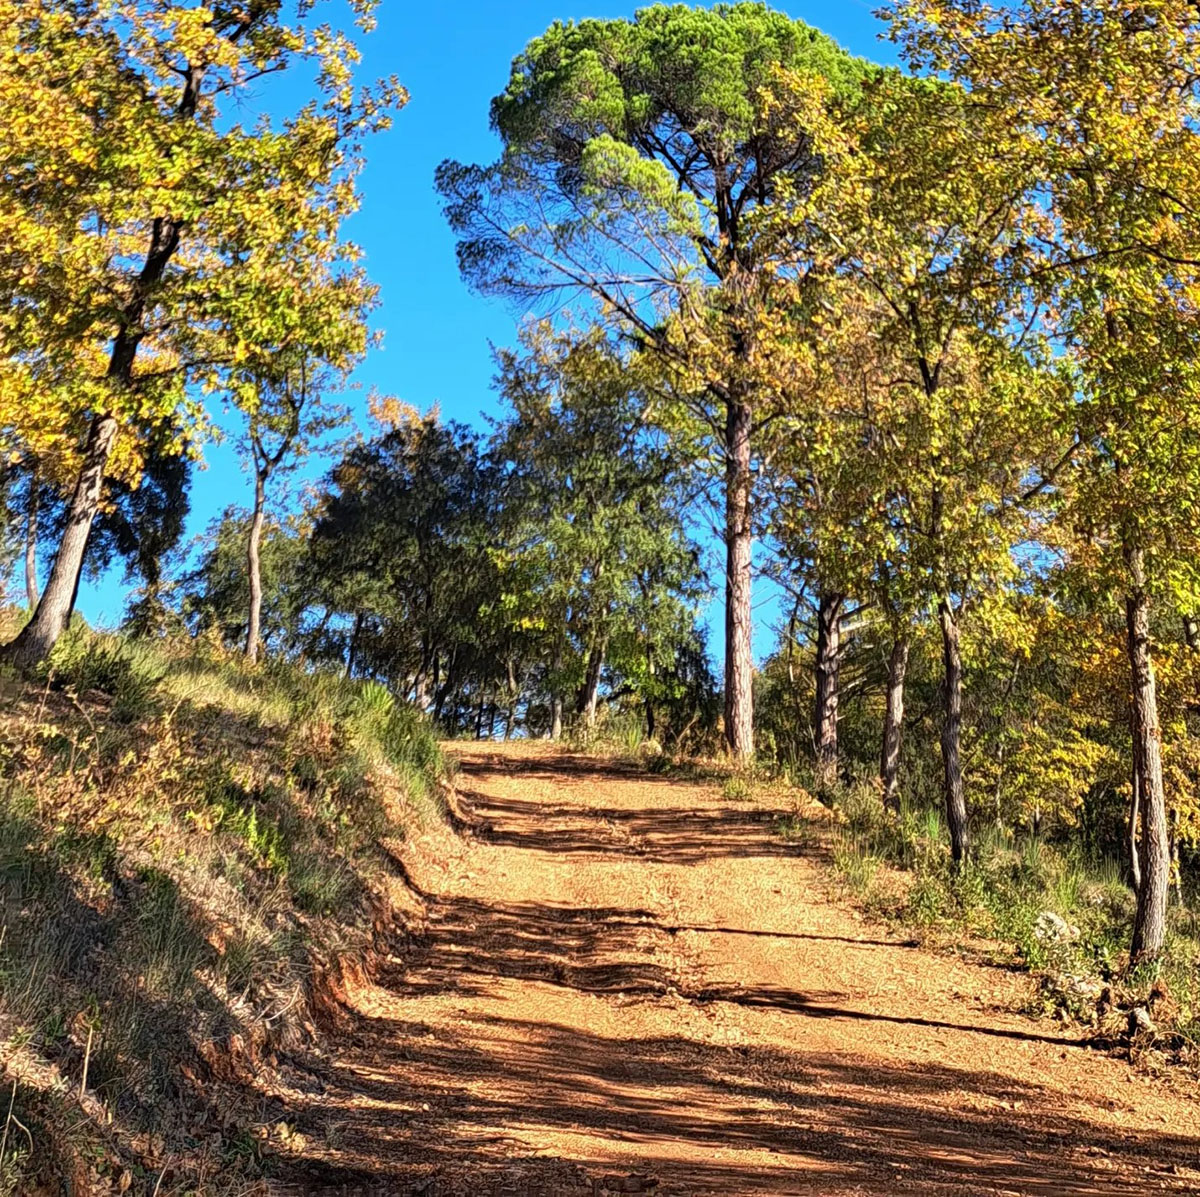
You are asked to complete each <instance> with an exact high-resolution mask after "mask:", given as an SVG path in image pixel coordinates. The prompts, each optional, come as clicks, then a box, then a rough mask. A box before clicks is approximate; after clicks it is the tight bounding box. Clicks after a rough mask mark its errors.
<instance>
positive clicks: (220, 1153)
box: [0, 629, 445, 1197]
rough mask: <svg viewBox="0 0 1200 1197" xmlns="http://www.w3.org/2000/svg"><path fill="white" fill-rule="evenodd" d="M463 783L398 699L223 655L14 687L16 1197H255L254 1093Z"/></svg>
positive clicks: (0, 702) (0, 985) (184, 653)
mask: <svg viewBox="0 0 1200 1197" xmlns="http://www.w3.org/2000/svg"><path fill="white" fill-rule="evenodd" d="M444 770H445V766H444V764H443V761H442V758H441V755H440V753H439V751H438V747H437V744H436V741H435V740H434V738H433V735H432V732H431V730H430V729H429V727H428V726H427V724H426V723H425V721H424V720H423V719H422V718H420V717H419V716H417V715H416V714H414V713H413V712H412V711H411V710H409V709H407V708H405V707H404V706H401V705H398V704H396V703H395V702H394V701H393V700H392V697H391V695H390V694H388V693H387V691H386V690H384V689H383V688H382V687H381V686H378V685H375V684H371V683H366V684H362V683H356V682H346V681H343V680H342V679H340V678H338V677H335V676H332V675H328V674H322V673H314V672H309V671H305V670H301V669H298V668H296V667H293V666H285V665H268V666H266V667H264V668H261V669H258V670H253V671H251V670H247V669H246V668H244V667H243V666H242V665H241V663H240V662H239V661H238V660H236V659H235V658H233V657H230V656H228V655H227V654H225V653H223V652H221V651H220V650H219V649H215V648H213V647H212V646H209V645H205V644H202V643H196V642H190V641H185V642H182V643H166V642H156V643H153V644H147V643H131V642H127V641H124V640H122V639H119V638H116V637H110V636H101V635H94V634H92V633H90V632H87V631H86V630H82V629H81V630H78V631H73V632H72V633H70V634H69V636H68V637H67V638H66V640H65V643H63V644H62V645H61V646H60V648H59V649H58V650H57V651H56V653H55V656H54V660H53V662H52V663H51V666H50V668H48V669H47V670H46V671H45V672H44V674H43V675H42V676H41V677H39V678H35V679H18V678H17V677H15V676H14V675H12V674H6V675H3V674H0V901H2V910H0V918H2V926H0V1059H2V1060H3V1066H4V1078H3V1079H4V1086H5V1087H4V1090H3V1092H2V1096H0V1128H2V1130H0V1194H9V1193H20V1194H28V1193H40V1192H43V1191H44V1192H47V1193H49V1192H60V1191H73V1192H76V1193H104V1192H109V1191H112V1192H126V1191H131V1192H135V1193H138V1192H145V1193H152V1192H153V1193H157V1194H159V1195H160V1197H166V1195H167V1194H185V1193H205V1194H208V1193H212V1194H223V1193H229V1194H232V1193H246V1192H250V1191H253V1185H254V1182H255V1179H256V1178H257V1177H258V1176H260V1175H261V1174H262V1172H263V1168H264V1164H266V1166H267V1167H269V1159H268V1157H269V1151H270V1142H271V1138H272V1135H275V1136H279V1135H286V1134H287V1128H286V1125H282V1126H281V1125H277V1124H276V1121H275V1118H276V1117H277V1112H273V1111H272V1109H271V1105H270V1102H269V1100H266V1099H264V1097H263V1094H262V1090H261V1086H259V1085H257V1084H256V1083H255V1077H256V1074H258V1075H259V1076H261V1075H262V1074H264V1073H266V1072H269V1070H270V1069H271V1068H272V1067H274V1066H275V1065H276V1064H277V1063H278V1061H279V1059H280V1056H281V1055H282V1056H284V1057H286V1055H287V1053H288V1051H289V1049H292V1048H295V1047H297V1046H298V1045H300V1044H302V1043H303V1042H304V1041H305V1039H308V1038H312V1037H313V1036H315V1035H316V1034H318V1031H317V1026H318V1025H319V1024H320V1021H321V1014H322V1010H323V1009H326V1010H327V1009H328V1007H329V1005H330V1000H331V999H330V993H331V990H333V989H335V988H336V986H335V985H332V984H331V983H330V981H329V978H330V977H331V976H333V977H335V978H336V974H337V971H338V969H339V968H342V967H345V966H346V965H347V964H348V963H353V962H354V961H361V960H363V959H366V958H368V957H369V955H370V953H371V951H372V950H373V946H374V941H375V940H376V939H377V937H378V936H380V935H381V934H386V932H387V929H388V925H389V920H390V910H389V909H388V907H387V904H386V901H385V899H384V897H383V893H384V889H383V879H384V877H385V875H386V873H387V870H388V867H389V855H388V851H389V845H390V846H391V847H394V846H395V844H396V842H397V841H398V840H399V839H401V838H402V837H403V835H404V833H405V828H406V827H411V826H413V825H414V824H415V823H418V822H420V821H422V820H426V819H429V818H432V817H434V816H435V815H436V814H437V813H438V811H439V807H440V798H439V794H438V791H437V782H438V780H439V779H440V778H441V776H442V775H443V773H444ZM10 1107H11V1108H10ZM64 1184H65V1185H66V1189H64Z"/></svg>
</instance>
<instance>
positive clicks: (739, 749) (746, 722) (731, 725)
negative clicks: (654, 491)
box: [725, 402, 754, 761]
mask: <svg viewBox="0 0 1200 1197" xmlns="http://www.w3.org/2000/svg"><path fill="white" fill-rule="evenodd" d="M750 431H751V411H750V408H749V406H748V405H746V404H745V403H738V402H730V403H729V404H728V407H727V409H726V418H725V452H726V458H725V742H726V745H727V746H728V749H729V753H730V755H731V756H732V757H733V758H734V759H735V760H738V761H746V760H749V759H750V757H752V756H753V755H754V691H753V684H754V657H753V623H752V608H751V573H750V557H751V550H752V546H753V540H752V532H751V525H750V486H751V475H750V468H751V457H750Z"/></svg>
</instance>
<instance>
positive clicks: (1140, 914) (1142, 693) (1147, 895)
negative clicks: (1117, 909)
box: [1125, 549, 1171, 962]
mask: <svg viewBox="0 0 1200 1197" xmlns="http://www.w3.org/2000/svg"><path fill="white" fill-rule="evenodd" d="M1126 561H1127V563H1128V565H1129V571H1130V580H1131V582H1132V584H1133V586H1132V590H1131V592H1130V594H1129V595H1128V597H1127V598H1126V600H1125V627H1126V633H1127V647H1128V652H1129V673H1130V681H1131V692H1132V697H1133V743H1134V759H1135V761H1137V766H1138V769H1139V772H1140V774H1141V778H1140V780H1141V800H1142V884H1141V888H1140V889H1139V890H1138V903H1137V915H1136V916H1135V918H1134V923H1133V943H1132V945H1131V948H1130V956H1131V958H1132V960H1134V961H1135V962H1136V961H1139V960H1149V959H1153V958H1154V957H1156V956H1158V954H1159V953H1160V952H1161V951H1162V949H1163V944H1164V943H1165V942H1166V937H1167V898H1168V895H1169V892H1170V884H1171V843H1170V838H1171V837H1170V830H1169V828H1168V826H1167V802H1166V794H1165V791H1164V789H1163V772H1162V734H1161V731H1160V728H1159V723H1158V693H1157V687H1156V683H1155V679H1154V661H1153V657H1152V654H1151V651H1150V599H1149V597H1148V595H1147V594H1146V591H1145V567H1144V558H1143V555H1142V552H1141V550H1140V549H1130V550H1127V551H1126Z"/></svg>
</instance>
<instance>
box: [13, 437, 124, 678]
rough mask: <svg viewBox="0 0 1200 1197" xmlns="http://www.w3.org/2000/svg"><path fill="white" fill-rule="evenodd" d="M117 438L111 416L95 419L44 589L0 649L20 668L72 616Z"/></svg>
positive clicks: (35, 659) (41, 652)
mask: <svg viewBox="0 0 1200 1197" xmlns="http://www.w3.org/2000/svg"><path fill="white" fill-rule="evenodd" d="M116 439H117V421H116V420H115V419H114V418H113V417H112V416H108V415H97V416H95V417H93V419H92V423H91V427H90V428H89V429H88V439H87V445H86V446H85V448H84V452H83V464H82V466H81V467H80V470H79V477H78V479H77V481H76V483H75V491H74V493H73V494H72V496H71V505H70V508H69V509H68V512H67V523H66V528H65V530H64V531H63V535H62V540H61V541H60V542H59V546H58V552H57V553H56V554H55V557H54V565H53V567H52V568H51V570H50V577H49V578H48V579H47V581H46V589H45V590H44V591H43V592H42V596H41V598H40V599H39V600H38V604H37V607H36V608H35V609H34V612H33V617H32V618H31V619H30V621H29V622H28V623H27V624H26V625H25V627H24V628H23V629H22V630H21V632H20V634H19V635H18V636H17V638H16V639H15V640H13V641H12V643H11V644H7V645H5V647H4V649H3V651H2V653H0V655H2V656H3V658H4V659H5V660H7V661H9V662H11V663H12V664H13V665H16V666H17V667H18V668H19V669H28V668H30V667H32V666H34V665H36V664H38V663H39V662H40V661H44V660H45V659H46V657H48V656H49V655H50V650H51V649H52V648H53V647H54V645H55V642H56V641H57V640H58V638H59V636H61V635H62V633H63V631H64V629H65V628H66V626H67V622H68V620H69V619H70V617H71V608H72V606H73V605H74V597H75V591H76V588H77V587H78V585H79V577H80V575H81V573H82V572H83V555H84V552H85V551H86V549H87V542H88V537H89V536H90V535H91V531H92V521H93V520H94V519H95V518H96V512H97V511H98V510H99V509H100V497H101V495H102V493H103V491H104V471H105V469H106V467H107V465H108V458H109V455H110V454H111V453H112V448H113V443H114V442H115V441H116Z"/></svg>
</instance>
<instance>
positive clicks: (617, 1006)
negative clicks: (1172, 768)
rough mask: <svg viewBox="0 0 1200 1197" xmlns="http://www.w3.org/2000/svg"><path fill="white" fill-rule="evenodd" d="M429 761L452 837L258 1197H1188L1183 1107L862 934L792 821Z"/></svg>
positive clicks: (976, 970) (978, 985)
mask: <svg viewBox="0 0 1200 1197" xmlns="http://www.w3.org/2000/svg"><path fill="white" fill-rule="evenodd" d="M452 751H453V752H454V753H455V754H457V755H458V756H460V757H461V760H462V772H461V774H460V776H459V779H458V782H459V793H460V801H461V807H462V810H463V814H464V816H465V818H466V820H467V821H468V823H469V824H471V825H473V826H474V827H475V829H476V830H475V831H474V832H473V833H470V834H466V835H463V836H457V835H456V836H454V837H449V836H446V837H443V839H441V840H439V841H437V842H434V841H432V840H431V841H430V843H428V844H425V845H423V846H422V845H417V846H416V848H417V849H419V850H415V851H407V852H406V854H405V858H406V862H407V868H406V869H405V870H402V871H403V872H405V875H406V884H407V887H408V888H409V890H410V893H411V892H413V891H415V892H416V893H417V894H418V895H419V897H420V902H419V908H420V910H421V917H422V919H423V925H422V926H421V927H419V928H418V934H416V935H415V936H414V938H413V940H412V943H411V944H410V945H409V946H408V948H407V949H406V950H404V951H403V952H402V953H401V954H399V955H397V956H396V957H395V958H394V959H393V962H392V964H391V966H390V970H391V971H390V972H389V971H385V973H384V974H383V975H382V976H380V977H379V978H378V983H377V984H375V985H371V986H366V985H364V986H362V987H361V989H360V990H359V991H357V992H355V993H353V994H352V995H351V998H352V1002H351V1005H352V1011H353V1013H352V1015H351V1025H350V1026H349V1027H348V1028H347V1029H346V1031H345V1032H344V1033H343V1034H342V1035H341V1036H340V1037H338V1038H337V1040H336V1042H335V1043H334V1044H333V1046H332V1049H331V1054H330V1056H329V1057H328V1059H326V1060H325V1061H324V1062H323V1063H322V1064H321V1066H320V1068H319V1069H318V1071H317V1072H316V1073H315V1074H313V1076H312V1079H311V1081H310V1083H308V1084H298V1085H297V1088H296V1089H295V1091H293V1092H292V1093H291V1095H290V1097H289V1104H290V1107H291V1111H292V1118H293V1121H294V1124H295V1126H296V1128H297V1129H298V1131H299V1132H300V1134H298V1135H297V1136H296V1137H295V1140H294V1142H295V1144H296V1146H295V1148H294V1155H293V1156H292V1157H291V1158H290V1159H285V1161H283V1175H282V1177H281V1180H280V1186H279V1192H281V1193H285V1192H292V1193H322V1192H323V1193H346V1194H356V1193H358V1194H376V1193H378V1194H425V1195H427V1197H459V1195H464V1197H466V1195H470V1197H493V1195H494V1197H499V1195H501V1194H511V1195H514V1197H535V1195H542V1197H554V1195H557V1194H574V1193H578V1194H592V1193H610V1192H612V1193H617V1192H652V1193H655V1194H660V1195H662V1194H730V1195H739V1194H822V1195H825V1197H842V1195H846V1194H879V1195H883V1194H894V1193H920V1194H937V1195H948V1194H971V1195H976V1194H1039V1195H1042V1194H1044V1195H1046V1197H1050V1195H1051V1194H1053V1195H1055V1197H1059V1195H1064V1194H1097V1195H1099V1194H1106V1195H1107V1194H1143V1193H1150V1192H1159V1191H1173V1192H1189V1193H1196V1192H1200V1102H1198V1101H1196V1100H1195V1099H1194V1098H1193V1097H1192V1096H1191V1095H1190V1094H1189V1093H1188V1091H1187V1090H1186V1088H1185V1087H1184V1086H1183V1084H1182V1082H1170V1081H1164V1080H1161V1079H1156V1078H1154V1077H1151V1076H1149V1075H1145V1074H1142V1073H1140V1072H1139V1071H1138V1070H1136V1069H1134V1068H1133V1067H1131V1066H1130V1064H1129V1063H1128V1062H1125V1061H1122V1060H1120V1059H1118V1058H1116V1057H1115V1056H1110V1055H1107V1054H1105V1053H1104V1052H1103V1051H1100V1050H1097V1049H1095V1048H1092V1047H1089V1046H1087V1045H1086V1044H1085V1043H1084V1042H1083V1041H1082V1037H1081V1033H1077V1032H1076V1031H1074V1030H1073V1029H1071V1028H1067V1027H1063V1026H1062V1025H1060V1024H1057V1023H1054V1022H1051V1021H1049V1020H1040V1021H1039V1020H1035V1019H1031V1018H1028V1017H1025V1016H1022V1015H1021V1014H1019V1013H1017V1012H1016V1011H1017V1010H1018V1009H1019V1007H1020V1005H1021V1004H1022V1001H1023V1000H1024V999H1025V998H1026V997H1027V995H1028V986H1029V980H1028V978H1027V977H1024V976H1022V975H1020V974H1016V973H1013V972H1010V971H1005V970H1003V969H998V968H996V967H992V966H988V965H986V964H983V963H974V962H971V961H970V960H968V959H962V958H959V957H958V956H955V955H947V954H939V953H934V952H928V951H925V950H923V949H922V948H920V947H918V946H916V945H915V944H914V943H913V942H911V941H905V940H903V939H902V938H901V937H900V936H899V935H894V934H892V933H891V932H889V931H888V930H886V929H881V928H879V927H877V926H873V925H872V924H871V923H869V922H867V921H864V919H863V917H862V916H861V915H859V914H857V913H856V912H855V911H854V910H853V909H852V908H851V907H850V906H848V905H847V904H845V903H842V902H841V901H839V900H838V898H837V896H836V890H835V887H834V886H833V883H832V882H831V880H830V873H829V870H828V867H827V863H826V861H825V848H824V840H825V837H824V834H823V831H822V829H821V826H820V821H819V818H818V816H817V815H816V814H815V813H812V814H811V815H810V816H808V817H811V819H812V826H811V828H810V829H809V830H810V833H809V834H804V833H803V831H804V827H803V820H804V819H805V817H806V816H805V814H804V813H803V812H801V813H800V815H799V816H798V817H799V818H800V819H801V821H802V826H801V832H802V834H799V835H795V834H793V835H792V836H789V837H785V836H783V835H781V834H780V832H779V828H778V822H779V818H780V816H781V815H792V816H796V812H795V811H794V810H793V809H792V806H791V805H790V804H789V800H788V799H787V798H786V797H785V796H780V797H777V798H773V797H771V796H766V797H755V798H754V799H753V800H750V801H745V802H741V801H733V800H731V799H730V798H728V797H725V796H723V794H722V791H721V788H720V787H719V786H714V785H711V784H701V783H696V782H690V781H681V780H677V779H673V778H669V777H659V776H654V775H649V774H646V773H643V772H639V771H637V770H635V769H633V768H631V767H626V766H623V765H620V764H617V763H608V762H604V761H600V760H595V759H592V758H588V757H582V756H575V755H571V754H569V753H565V752H562V751H558V750H555V749H553V748H552V747H550V746H547V745H544V744H513V745H509V746H503V747H500V746H497V745H490V744H484V745H474V744H468V745H457V744H456V745H453V746H452ZM400 884H401V883H400V882H397V885H398V886H399V885H400ZM397 898H398V900H403V899H404V895H401V894H399V893H398V895H397ZM409 900H411V899H409ZM304 1090H307V1092H304Z"/></svg>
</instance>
